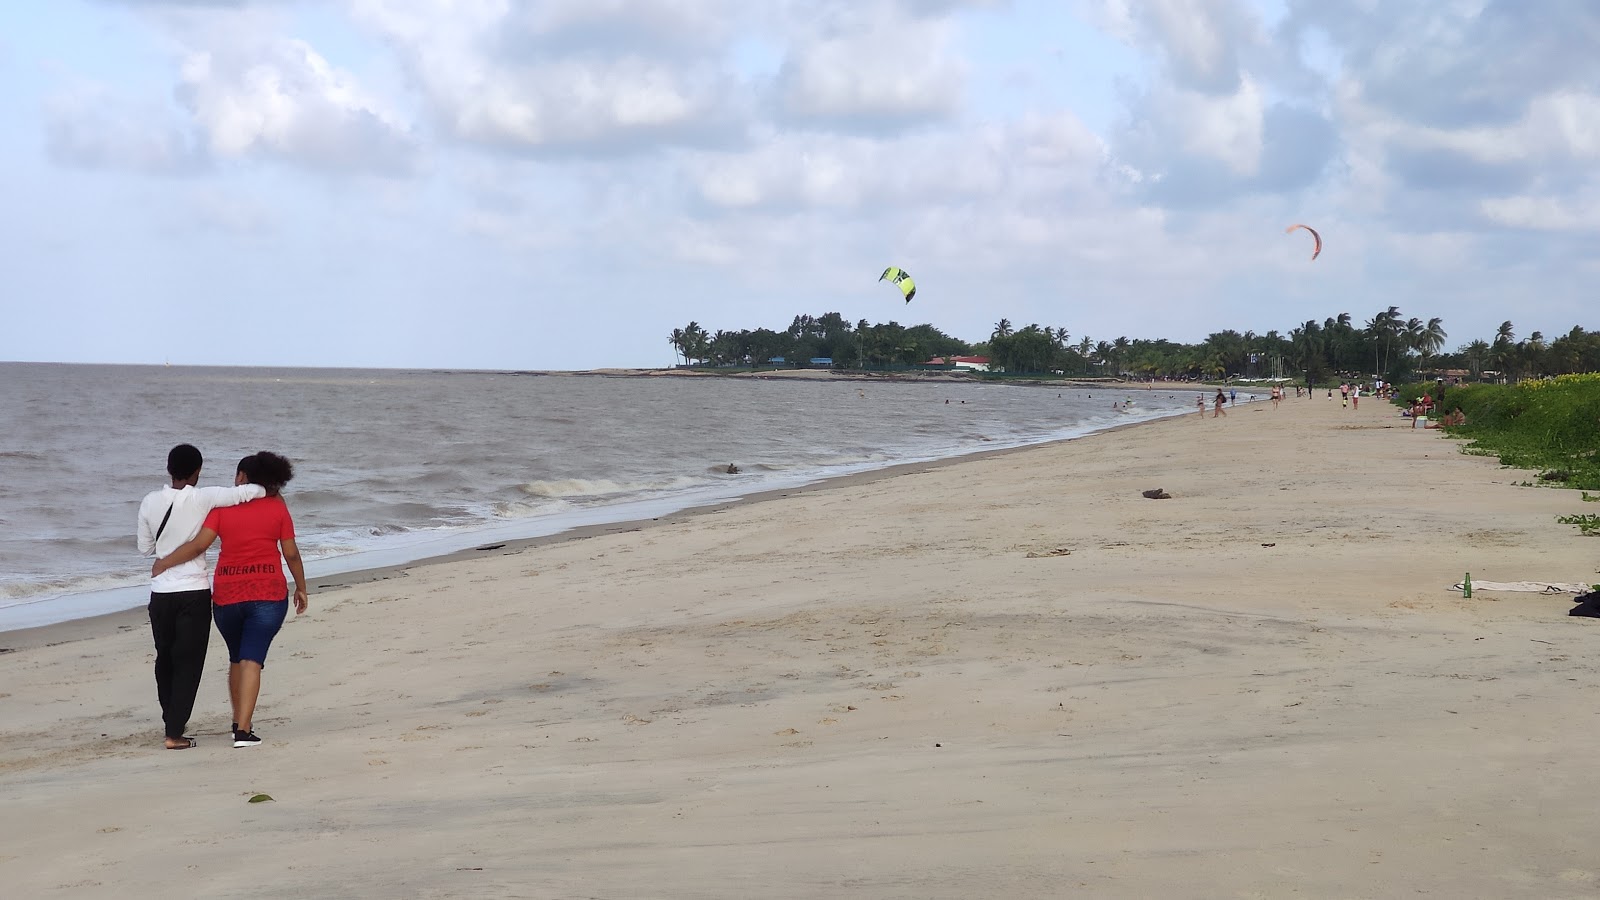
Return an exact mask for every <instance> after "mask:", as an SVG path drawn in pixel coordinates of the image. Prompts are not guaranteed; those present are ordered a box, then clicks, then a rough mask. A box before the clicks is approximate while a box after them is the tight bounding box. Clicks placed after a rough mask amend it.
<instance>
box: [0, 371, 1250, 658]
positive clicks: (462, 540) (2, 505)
mask: <svg viewBox="0 0 1600 900" xmlns="http://www.w3.org/2000/svg"><path fill="white" fill-rule="evenodd" d="M1194 396H1195V395H1194V392H1193V391H1192V390H1191V389H1183V388H1180V387H1170V388H1169V387H1164V386H1161V385H1157V387H1156V390H1153V391H1144V390H1142V389H1133V390H1129V389H1127V388H1124V387H1119V388H1116V389H1115V390H1113V389H1111V388H1106V389H1105V390H1099V389H1083V388H1066V387H1057V386H1050V387H1040V386H1026V385H1016V384H983V383H969V382H955V383H952V382H889V381H871V382H865V383H863V382H858V381H804V380H794V379H779V378H773V379H753V378H710V377H704V378H662V377H604V376H577V375H529V374H517V373H500V372H470V371H468V372H461V371H455V372H447V371H403V370H353V369H261V368H206V367H154V366H87V365H54V364H37V363H0V629H3V628H10V627H20V624H38V623H39V622H40V621H43V620H51V621H54V620H60V619H63V618H70V617H73V616H75V615H83V614H90V613H93V612H103V611H108V610H107V608H106V607H107V605H108V604H109V605H110V606H111V607H114V608H126V607H129V606H133V605H138V604H139V603H140V602H142V595H141V594H140V593H139V591H138V588H139V586H140V585H142V584H143V582H144V578H143V573H146V572H148V568H147V563H145V562H143V561H141V559H140V558H139V557H138V555H137V554H136V552H135V549H134V540H133V534H134V522H135V516H136V512H137V508H138V503H139V500H140V498H141V497H142V496H143V495H144V494H145V493H147V492H149V491H151V490H154V489H156V488H158V487H160V486H161V485H162V484H163V483H165V482H166V480H167V477H166V474H165V472H164V466H165V463H166V453H167V450H168V449H169V448H170V447H171V446H172V445H173V444H175V443H179V442H189V443H193V444H195V445H197V446H198V447H200V449H201V450H202V452H204V454H205V456H206V467H205V470H204V472H203V473H202V477H201V483H202V484H231V483H232V482H233V472H234V466H235V464H236V463H237V461H238V459H239V458H240V457H241V456H244V455H246V454H249V453H253V452H255V451H257V450H274V451H277V452H280V453H283V454H284V455H286V456H288V457H289V458H290V459H292V460H293V461H294V463H295V466H296V477H295V479H294V481H293V483H292V484H290V485H289V487H288V488H287V490H286V491H285V497H286V499H287V500H288V503H289V506H290V509H291V511H292V512H293V514H294V518H295V523H296V527H297V530H298V533H299V536H300V545H301V547H302V550H303V551H304V552H305V553H306V554H307V557H308V558H309V559H311V560H313V562H312V564H311V572H312V574H313V575H315V574H318V573H326V572H330V571H348V570H351V569H357V568H365V567H369V566H374V565H387V564H392V563H394V562H400V561H408V560H414V559H418V558H423V557H426V556H431V555H437V554H440V553H444V552H451V551H453V550H456V549H462V548H464V547H468V546H472V545H473V543H474V542H479V541H482V540H486V539H490V538H494V539H503V538H508V537H531V536H536V535H539V534H550V533H555V532H558V531H561V530H564V529H566V528H570V527H575V526H577V525H581V524H588V523H592V522H596V521H622V520H626V519H631V518H639V517H643V516H653V515H660V514H662V513H663V512H667V511H671V510H674V509H682V508H686V507H689V506H694V505H701V504H704V503H710V502H717V501H720V500H726V499H731V498H734V497H738V496H740V495H743V494H748V493H753V492H756V491H760V490H764V489H768V488H777V487H787V486H794V485H799V484H804V483H809V482H813V481H817V480H820V479H824V478H828V477H831V476H836V475H842V474H848V473H852V472H858V471H863V470H866V469H871V468H876V467H882V466H887V465H892V464H895V463H900V462H909V461H917V460H928V459H938V458H944V457H950V456H957V455H961V454H964V453H971V452H975V451H979V450H986V449H993V448H998V447H1004V446H1017V445H1022V444H1027V443H1036V442H1039V441H1044V440H1052V439H1059V438H1065V437H1072V436H1075V435H1081V434H1086V433H1089V432H1092V431H1095V430H1099V429H1102V428H1106V427H1110V426H1113V425H1118V424H1124V423H1126V422H1129V421H1136V420H1139V419H1143V418H1152V417H1155V416H1159V415H1165V414H1171V413H1173V412H1183V411H1188V410H1191V409H1192V408H1193V406H1192V404H1193V402H1194ZM1127 397H1132V398H1133V399H1134V400H1135V407H1134V411H1132V412H1121V411H1113V410H1112V409H1111V404H1112V402H1114V401H1121V400H1123V399H1125V398H1127ZM1241 399H1243V398H1242V397H1241ZM946 401H948V402H946ZM730 463H732V464H734V465H736V466H737V467H738V472H737V473H736V474H730V473H729V472H728V471H727V467H728V465H729V464H730ZM110 588H120V589H122V590H121V591H120V592H114V594H115V595H114V596H111V597H109V599H106V598H102V601H98V602H95V603H90V604H88V605H84V604H81V603H80V604H76V605H74V604H72V603H70V601H71V600H72V599H73V598H74V597H85V596H90V595H92V594H94V592H102V593H104V592H105V591H106V589H110Z"/></svg>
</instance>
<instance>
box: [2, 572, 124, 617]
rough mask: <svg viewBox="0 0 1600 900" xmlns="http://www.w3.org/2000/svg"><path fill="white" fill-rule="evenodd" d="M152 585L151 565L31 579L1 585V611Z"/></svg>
mask: <svg viewBox="0 0 1600 900" xmlns="http://www.w3.org/2000/svg"><path fill="white" fill-rule="evenodd" d="M149 581H150V569H149V567H148V565H146V566H145V568H144V569H143V571H139V572H132V573H130V572H118V573H115V574H100V575H65V576H59V577H55V578H30V579H27V580H22V581H4V582H0V609H4V608H6V607H11V606H23V605H25V604H28V603H37V602H39V601H41V600H49V599H52V598H55V597H61V596H64V595H67V594H83V593H88V592H90V591H101V590H106V589H107V588H121V587H133V586H136V585H140V584H146V583H148V582H149Z"/></svg>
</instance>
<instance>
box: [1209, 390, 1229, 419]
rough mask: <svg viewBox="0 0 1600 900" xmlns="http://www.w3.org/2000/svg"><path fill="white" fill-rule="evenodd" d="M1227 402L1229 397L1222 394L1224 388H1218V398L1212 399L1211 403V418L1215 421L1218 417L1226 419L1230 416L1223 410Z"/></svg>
mask: <svg viewBox="0 0 1600 900" xmlns="http://www.w3.org/2000/svg"><path fill="white" fill-rule="evenodd" d="M1227 402H1228V395H1227V394H1224V393H1223V392H1222V388H1217V396H1216V397H1214V398H1213V399H1212V401H1211V403H1212V409H1211V418H1213V419H1215V418H1216V417H1217V416H1224V417H1226V416H1227V415H1228V413H1227V412H1226V411H1224V410H1223V408H1222V406H1223V404H1225V403H1227Z"/></svg>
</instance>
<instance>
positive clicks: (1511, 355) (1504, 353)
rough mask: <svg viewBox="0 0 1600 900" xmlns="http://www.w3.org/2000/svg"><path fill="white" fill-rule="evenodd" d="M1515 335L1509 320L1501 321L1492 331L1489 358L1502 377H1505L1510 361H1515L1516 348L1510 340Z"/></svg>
mask: <svg viewBox="0 0 1600 900" xmlns="http://www.w3.org/2000/svg"><path fill="white" fill-rule="evenodd" d="M1516 337H1517V333H1516V331H1515V330H1514V329H1513V328H1512V327H1511V322H1510V320H1507V321H1505V322H1501V323H1500V327H1499V328H1498V329H1496V331H1495V333H1494V344H1493V345H1492V346H1491V347H1490V349H1489V359H1490V360H1491V361H1493V362H1494V367H1495V368H1496V369H1497V370H1499V372H1500V377H1501V378H1502V379H1504V378H1506V377H1507V375H1508V374H1509V370H1510V368H1511V365H1512V363H1514V362H1515V356H1516V349H1515V346H1514V345H1513V344H1512V343H1511V342H1512V341H1513V340H1515V339H1516Z"/></svg>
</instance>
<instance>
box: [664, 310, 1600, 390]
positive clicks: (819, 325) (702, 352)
mask: <svg viewBox="0 0 1600 900" xmlns="http://www.w3.org/2000/svg"><path fill="white" fill-rule="evenodd" d="M907 308H908V309H910V308H913V307H907ZM1447 337H1448V334H1447V333H1446V332H1445V330H1444V322H1443V320H1442V319H1439V318H1432V319H1427V320H1423V319H1420V318H1414V317H1413V318H1407V317H1405V316H1404V314H1402V313H1401V312H1400V310H1399V308H1398V307H1394V306H1390V307H1387V308H1385V309H1383V310H1381V311H1379V312H1377V313H1376V314H1375V315H1373V317H1372V318H1371V319H1368V320H1367V321H1366V322H1364V323H1361V324H1357V323H1356V322H1355V320H1354V319H1352V318H1351V316H1350V314H1349V313H1340V314H1339V315H1337V316H1329V317H1328V318H1326V319H1324V320H1323V321H1321V322H1318V321H1317V320H1315V319H1309V320H1307V321H1305V322H1302V323H1300V324H1299V325H1297V326H1295V327H1294V328H1292V329H1291V330H1290V331H1289V332H1288V333H1287V334H1282V333H1279V332H1278V331H1268V332H1267V333H1265V334H1256V333H1255V332H1253V331H1245V332H1242V333H1241V332H1238V331H1234V330H1232V329H1227V330H1224V331H1218V332H1215V333H1213V334H1210V335H1207V336H1206V339H1205V340H1203V341H1201V342H1199V343H1196V344H1182V343H1177V342H1174V341H1169V340H1166V339H1163V338H1157V339H1145V338H1128V337H1118V338H1115V339H1113V340H1095V339H1094V338H1091V337H1088V336H1083V335H1080V336H1076V337H1074V335H1072V334H1071V332H1070V331H1069V330H1068V329H1067V328H1065V327H1052V326H1049V325H1040V324H1037V323H1035V324H1029V325H1023V326H1021V327H1016V326H1014V325H1013V324H1012V322H1011V320H1009V319H1001V320H1000V321H999V322H996V323H995V325H994V328H993V329H992V330H991V332H990V334H989V337H988V339H987V340H985V341H980V342H978V343H968V342H967V341H964V340H961V339H960V338H956V337H953V336H951V335H948V334H946V333H945V332H943V331H941V330H940V329H938V328H936V327H934V326H933V325H929V324H922V325H901V324H900V323H898V322H893V321H890V322H886V323H879V324H871V323H869V322H868V321H867V320H865V319H862V320H861V321H859V322H856V323H854V324H851V323H850V322H849V321H847V320H845V318H844V317H843V316H842V315H840V314H839V313H836V312H830V313H825V314H823V315H821V316H809V315H801V316H795V317H794V319H793V321H791V322H790V323H789V327H788V328H786V329H784V330H781V331H778V330H773V329H769V328H757V329H754V330H748V329H746V330H740V331H720V330H719V331H716V332H709V331H707V330H706V329H705V328H704V327H703V326H701V325H700V323H699V322H690V323H689V324H688V326H686V327H684V328H675V329H673V331H672V334H671V336H670V338H669V340H670V342H671V344H672V346H673V348H674V349H675V350H677V352H678V355H679V356H680V357H682V359H683V361H684V362H685V363H686V364H692V365H707V366H717V367H729V366H738V367H756V366H765V365H768V364H769V362H768V361H769V360H772V359H776V358H782V359H783V360H784V361H785V362H784V364H785V365H796V364H799V365H804V364H806V363H807V361H809V360H811V359H829V360H832V365H833V366H834V367H835V368H843V369H904V368H911V367H918V366H922V365H924V364H925V363H927V362H928V361H929V360H931V359H933V358H936V357H947V356H984V357H988V358H989V359H990V361H991V363H990V366H991V368H992V369H993V370H994V371H996V372H1005V373H1008V374H1043V373H1056V374H1060V375H1066V376H1072V377H1079V378H1082V377H1095V376H1101V377H1108V378H1132V379H1139V380H1143V379H1148V378H1187V379H1222V378H1228V379H1236V378H1246V379H1248V378H1256V379H1264V378H1280V379H1288V380H1292V381H1295V382H1298V383H1301V384H1308V383H1309V384H1318V385H1325V384H1337V383H1339V382H1340V381H1360V382H1366V381H1370V380H1372V379H1376V378H1381V379H1383V380H1385V381H1389V382H1402V381H1406V380H1408V379H1412V378H1425V379H1426V378H1432V377H1433V376H1435V375H1436V374H1444V373H1446V372H1449V373H1450V375H1451V377H1452V378H1455V379H1458V380H1467V381H1480V380H1493V381H1501V380H1506V381H1515V380H1517V379H1519V378H1532V377H1541V376H1545V375H1560V374H1565V373H1570V372H1592V371H1600V333H1589V332H1586V331H1584V330H1583V329H1582V328H1574V329H1572V331H1571V332H1570V333H1569V334H1567V335H1564V336H1562V337H1560V338H1557V339H1556V340H1555V341H1553V342H1546V341H1545V339H1544V336H1543V335H1542V334H1541V333H1539V332H1537V331H1536V332H1534V333H1533V334H1532V335H1531V336H1529V337H1528V338H1527V339H1525V340H1521V341H1518V340H1516V335H1515V332H1514V329H1513V326H1512V324H1511V323H1510V322H1505V323H1502V324H1501V326H1500V328H1499V329H1498V330H1497V332H1496V334H1495V336H1494V340H1493V341H1492V342H1490V341H1483V340H1477V341H1472V342H1471V343H1468V344H1463V345H1462V346H1461V347H1460V348H1459V349H1457V350H1456V351H1455V352H1454V353H1444V352H1441V351H1442V350H1443V347H1444V343H1445V339H1446V338H1447Z"/></svg>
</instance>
